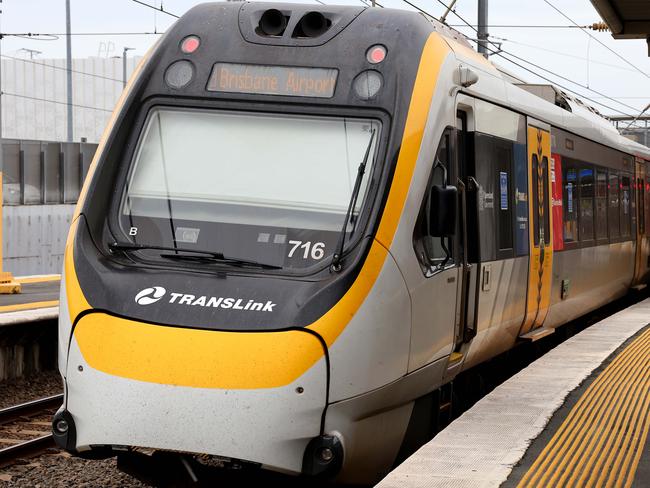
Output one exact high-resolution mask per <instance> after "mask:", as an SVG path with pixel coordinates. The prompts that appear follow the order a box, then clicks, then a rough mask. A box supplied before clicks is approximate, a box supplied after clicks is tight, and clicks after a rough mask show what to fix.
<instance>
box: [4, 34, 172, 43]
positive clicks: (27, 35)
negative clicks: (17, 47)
mask: <svg viewBox="0 0 650 488" xmlns="http://www.w3.org/2000/svg"><path fill="white" fill-rule="evenodd" d="M161 34H164V32H71V33H70V35H71V36H157V35H161ZM67 35H68V34H66V33H65V32H42V33H37V32H2V33H0V37H20V38H27V39H30V40H46V39H34V38H36V37H41V36H52V37H56V39H47V40H48V41H50V40H51V41H55V40H58V39H59V36H67Z"/></svg>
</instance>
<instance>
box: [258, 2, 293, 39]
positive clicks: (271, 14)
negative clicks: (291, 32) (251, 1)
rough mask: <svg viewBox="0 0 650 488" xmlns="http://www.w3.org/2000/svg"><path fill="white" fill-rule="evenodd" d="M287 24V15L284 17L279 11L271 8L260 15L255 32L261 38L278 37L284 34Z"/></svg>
mask: <svg viewBox="0 0 650 488" xmlns="http://www.w3.org/2000/svg"><path fill="white" fill-rule="evenodd" d="M288 23H289V16H288V15H284V14H283V13H282V12H280V11H279V10H277V9H274V8H272V9H269V10H267V11H266V12H264V13H263V14H262V16H261V17H260V21H259V24H258V26H257V29H256V30H257V33H258V34H259V35H262V36H273V37H279V36H281V35H282V34H284V30H285V29H286V28H287V24H288Z"/></svg>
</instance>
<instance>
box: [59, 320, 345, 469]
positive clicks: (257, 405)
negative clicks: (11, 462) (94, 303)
mask: <svg viewBox="0 0 650 488" xmlns="http://www.w3.org/2000/svg"><path fill="white" fill-rule="evenodd" d="M68 357H69V361H68V364H67V371H66V386H67V387H66V392H67V401H66V408H67V410H66V411H64V412H63V413H60V415H59V414H57V417H56V418H55V424H54V428H55V429H57V428H59V430H61V432H60V433H59V434H58V435H59V441H58V442H61V444H60V445H62V447H64V448H65V449H67V450H69V451H84V450H87V449H89V448H90V447H91V446H96V445H103V446H136V447H146V448H152V449H164V450H173V451H184V452H194V453H205V454H211V455H216V456H220V457H225V458H230V459H236V460H243V461H250V462H254V463H259V464H261V465H263V466H266V467H268V468H270V469H277V470H282V471H287V472H293V473H296V474H299V473H301V472H302V471H303V466H308V467H309V468H310V470H311V471H312V472H314V473H315V474H318V473H320V472H325V471H327V472H328V473H329V472H330V470H331V469H332V468H331V466H333V467H336V466H337V465H339V466H340V462H341V459H342V455H341V454H340V451H339V447H337V445H336V443H335V442H334V441H332V440H328V439H325V438H322V439H321V437H322V434H323V432H322V431H321V419H322V416H323V411H324V409H325V405H326V402H327V394H326V392H327V377H328V373H327V363H326V361H325V356H324V350H323V345H322V344H321V342H320V340H319V339H318V338H317V337H316V336H315V335H314V334H310V333H306V332H303V331H300V330H297V329H293V330H285V331H281V332H260V333H252V332H246V333H239V332H223V331H210V330H199V329H189V328H177V327H165V326H156V325H151V324H144V323H139V322H136V321H131V320H127V319H122V318H117V317H113V316H109V315H107V314H103V313H99V312H98V313H91V314H89V315H86V316H84V317H82V318H81V319H80V320H79V321H78V322H77V326H76V328H75V331H74V333H73V337H72V340H71V341H70V350H69V354H68ZM65 412H67V415H66V414H65ZM61 421H65V424H64V423H62V422H61ZM65 425H67V432H68V433H67V434H66V433H65V432H63V431H65V430H66V428H64V426H65ZM57 426H58V427H57ZM71 429H74V433H75V438H74V439H73V437H72V436H71ZM313 439H321V440H320V441H314V440H313ZM310 440H311V443H310ZM339 444H340V443H339ZM308 445H313V446H315V447H314V449H313V454H310V456H306V455H305V451H306V450H307V448H308ZM325 449H329V451H326V450H325ZM330 451H331V455H330ZM309 452H310V453H312V451H309ZM319 456H320V457H319ZM307 457H309V459H310V461H309V462H308V463H307V464H306V461H305V459H306V458H307ZM319 459H320V463H321V465H319V466H317V464H318V462H319V461H318V460H319ZM309 463H311V464H309Z"/></svg>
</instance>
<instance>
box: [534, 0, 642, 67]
mask: <svg viewBox="0 0 650 488" xmlns="http://www.w3.org/2000/svg"><path fill="white" fill-rule="evenodd" d="M542 1H543V2H544V3H546V4H547V5H548V6H549V7H551V8H552V9H553V10H555V11H556V12H558V13H559V14H560V15H562V17H564V18H565V19H567V20H568V21H569V22H571V23H572V24H573V25H575V26H576V27H579V28H580V30H582V31H583V32H584V33H585V34H587V35H588V36H589V37H591V38H592V39H593V40H594V41H596V42H597V43H598V44H600V45H601V46H603V47H604V48H605V49H607V50H608V51H609V52H611V53H612V54H614V55H615V56H616V57H618V58H619V59H621V60H623V61H624V62H625V63H626V64H629V65H630V66H632V67H633V68H634V69H635V70H636V71H638V72H639V73H641V74H642V75H643V76H645V77H646V78H650V75H649V74H648V73H646V72H645V71H643V70H642V69H641V68H639V67H638V66H636V65H635V64H634V63H632V62H630V61H628V60H627V59H625V57H623V56H621V55H620V54H619V53H617V52H616V51H614V50H613V49H612V48H611V47H609V46H608V45H607V44H605V43H604V42H602V41H601V40H600V39H598V38H597V37H596V36H594V35H592V34H591V33H590V32H588V31H587V30H586V29H585V28H584V27H582V26H580V25H578V23H577V22H576V21H575V20H573V19H572V18H571V17H569V16H568V15H567V14H565V13H564V12H562V11H561V10H560V9H559V8H557V7H556V6H555V5H553V4H552V3H551V2H549V1H548V0H542Z"/></svg>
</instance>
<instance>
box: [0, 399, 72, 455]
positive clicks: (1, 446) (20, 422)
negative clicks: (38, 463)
mask: <svg viewBox="0 0 650 488" xmlns="http://www.w3.org/2000/svg"><path fill="white" fill-rule="evenodd" d="M62 402H63V394H59V395H52V396H49V397H45V398H40V399H38V400H33V401H31V402H26V403H21V404H20V405H14V406H12V407H8V408H4V409H1V410H0V467H3V466H7V465H9V464H11V463H12V462H14V461H15V460H16V459H18V458H22V457H28V456H33V455H35V454H38V453H40V452H42V451H44V450H45V449H48V448H50V447H54V439H53V438H52V433H51V430H50V421H51V419H52V415H54V412H55V411H56V410H57V409H58V408H59V407H60V406H61V403H62Z"/></svg>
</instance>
